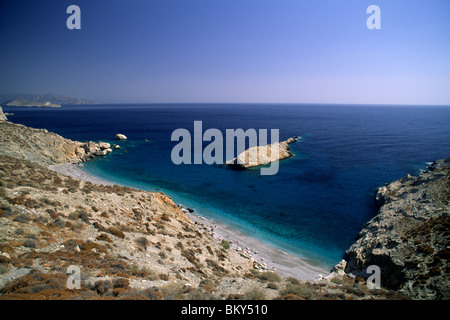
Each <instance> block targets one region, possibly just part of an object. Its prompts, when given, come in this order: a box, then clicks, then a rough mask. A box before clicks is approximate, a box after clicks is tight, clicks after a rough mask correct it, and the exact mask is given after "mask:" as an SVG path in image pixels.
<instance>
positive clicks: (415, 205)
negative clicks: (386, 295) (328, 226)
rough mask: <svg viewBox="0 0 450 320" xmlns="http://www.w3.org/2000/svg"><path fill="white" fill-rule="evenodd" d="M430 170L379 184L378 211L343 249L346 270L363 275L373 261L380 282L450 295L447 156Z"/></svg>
mask: <svg viewBox="0 0 450 320" xmlns="http://www.w3.org/2000/svg"><path fill="white" fill-rule="evenodd" d="M429 169H430V171H429V172H424V173H422V174H421V175H419V176H417V177H415V176H411V175H407V176H406V177H404V178H402V179H400V180H397V181H395V182H392V183H390V184H389V185H387V186H384V187H381V188H379V189H378V191H377V192H376V195H375V199H376V202H377V205H378V206H379V212H378V214H377V215H376V216H375V217H374V218H373V219H372V220H370V221H369V222H368V223H367V224H366V225H365V226H364V227H363V229H362V230H361V232H360V233H359V234H358V236H357V239H356V241H355V242H354V243H353V245H352V246H351V247H350V248H349V249H348V250H347V251H346V252H345V262H344V263H343V267H344V268H345V273H347V274H350V275H355V276H362V277H365V278H367V276H368V275H369V274H367V273H366V270H367V267H368V266H370V265H377V266H379V267H380V269H381V285H382V286H383V287H386V288H390V289H394V290H399V291H400V292H404V293H406V294H407V295H409V296H411V297H413V298H415V299H449V298H450V268H449V267H450V265H449V262H448V260H449V258H450V248H449V246H450V232H449V230H450V217H449V216H450V158H448V159H445V160H439V161H435V162H434V163H433V164H432V165H431V166H430V167H429ZM341 267H342V264H341Z"/></svg>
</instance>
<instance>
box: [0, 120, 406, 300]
mask: <svg viewBox="0 0 450 320" xmlns="http://www.w3.org/2000/svg"><path fill="white" fill-rule="evenodd" d="M0 129H1V131H0V137H1V139H2V142H1V143H2V144H1V145H0V150H1V151H0V152H1V153H0V299H153V300H155V299H404V298H406V296H404V295H402V294H399V293H397V292H395V291H392V290H386V289H379V290H374V289H369V288H368V287H367V286H366V285H365V282H364V281H363V280H362V279H361V278H351V277H348V276H345V275H344V276H342V275H340V274H334V275H333V276H332V277H328V278H327V279H323V278H322V279H320V280H317V281H299V280H297V279H295V278H292V277H289V278H286V279H283V278H281V277H280V276H279V275H278V274H276V273H275V272H272V271H267V270H261V269H258V270H257V269H255V263H254V260H253V259H252V258H251V257H248V256H246V255H242V252H239V251H238V250H235V249H233V247H230V245H229V243H227V242H224V241H221V240H218V239H217V238H215V237H214V234H213V233H211V230H210V229H209V228H206V227H205V226H204V225H202V224H199V223H194V222H192V221H191V220H190V219H189V218H188V217H187V216H186V215H185V213H184V212H183V211H182V210H180V208H179V207H178V206H177V205H175V204H174V202H173V201H172V200H171V198H170V197H169V196H167V195H165V194H163V193H155V192H146V191H141V190H137V189H133V188H128V187H123V186H117V185H113V186H111V185H110V186H103V185H95V184H92V183H90V182H85V181H81V180H76V179H74V178H72V177H69V176H65V175H62V174H60V173H57V172H54V171H51V170H49V169H48V167H47V166H48V164H54V163H57V162H63V161H67V160H72V159H73V158H75V160H77V159H76V158H77V157H79V155H77V154H76V149H77V148H79V147H77V146H78V143H76V142H73V141H70V140H66V139H64V138H62V137H60V136H58V135H56V134H53V133H50V132H46V131H45V130H36V129H32V128H27V127H24V126H20V125H14V124H11V123H9V124H5V123H1V124H0ZM85 146H86V147H87V148H88V149H89V148H90V147H93V148H94V149H95V148H97V147H100V146H97V147H94V146H92V145H89V144H86V145H85ZM100 148H101V147H100ZM83 150H84V148H83ZM104 150H105V149H104ZM100 151H102V150H100ZM79 152H81V151H79ZM96 152H98V151H96ZM78 160H79V158H78ZM72 270H75V272H77V271H76V270H78V271H79V272H78V273H76V274H72ZM78 276H79V277H78ZM74 277H75V278H74ZM73 279H79V280H80V282H79V285H80V286H79V288H76V287H75V288H74V287H73V286H72V285H74V283H73V282H71V281H72V280H73Z"/></svg>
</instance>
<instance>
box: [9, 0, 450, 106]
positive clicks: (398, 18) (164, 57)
mask: <svg viewBox="0 0 450 320" xmlns="http://www.w3.org/2000/svg"><path fill="white" fill-rule="evenodd" d="M71 4H76V5H78V6H79V7H80V8H81V30H68V29H67V27H66V20H67V18H68V17H69V14H67V13H66V9H67V7H68V6H69V5H71ZM371 4H375V5H378V6H379V7H380V9H381V29H380V30H369V29H368V28H367V27H366V20H367V18H368V17H369V14H367V13H366V9H367V7H368V6H369V5H371ZM449 17H450V1H448V0H396V1H391V0H389V1H385V0H370V1H365V0H345V1H344V0H342V1H336V0H315V1H303V0H146V1H144V0H142V1H137V0H132V1H124V0H122V1H117V0H116V1H114V0H109V1H101V0H94V1H92V0H91V1H85V0H71V1H64V0H58V1H57V0H54V1H34V0H29V1H24V0H2V2H1V3H0V43H1V47H0V48H1V50H0V75H1V76H0V93H12V92H20V93H55V94H61V95H67V96H75V97H81V98H87V99H92V100H95V101H97V102H105V103H107V102H116V103H122V102H287V103H310V102H311V103H360V104H372V103H374V104H446V105H450V18H449Z"/></svg>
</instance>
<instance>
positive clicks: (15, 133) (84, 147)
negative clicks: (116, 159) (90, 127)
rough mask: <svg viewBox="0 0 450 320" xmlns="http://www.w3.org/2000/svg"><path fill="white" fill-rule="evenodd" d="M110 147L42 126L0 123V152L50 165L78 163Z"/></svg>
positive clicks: (109, 149)
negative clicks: (67, 135) (83, 140)
mask: <svg viewBox="0 0 450 320" xmlns="http://www.w3.org/2000/svg"><path fill="white" fill-rule="evenodd" d="M112 150H113V149H111V145H110V144H109V143H103V142H98V143H95V142H92V141H88V142H79V141H72V140H69V139H65V138H63V137H61V136H60V135H58V134H56V133H53V132H48V131H47V130H46V129H34V128H30V127H26V126H23V125H20V124H15V123H12V122H8V121H1V122H0V155H5V156H13V157H15V158H18V159H24V160H29V161H32V162H36V163H39V164H42V165H50V164H55V163H66V162H80V161H84V160H87V159H89V158H92V157H95V156H104V155H106V154H107V153H109V152H112Z"/></svg>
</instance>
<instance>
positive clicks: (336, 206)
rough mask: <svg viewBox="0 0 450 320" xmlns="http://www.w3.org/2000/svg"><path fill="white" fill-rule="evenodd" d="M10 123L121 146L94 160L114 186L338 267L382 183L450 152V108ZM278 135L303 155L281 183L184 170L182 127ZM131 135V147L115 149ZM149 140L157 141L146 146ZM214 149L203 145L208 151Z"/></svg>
mask: <svg viewBox="0 0 450 320" xmlns="http://www.w3.org/2000/svg"><path fill="white" fill-rule="evenodd" d="M4 111H5V112H13V113H14V116H10V117H9V118H10V120H11V121H13V122H16V123H22V124H25V125H27V126H31V127H36V128H46V129H48V130H49V131H54V132H57V133H59V134H60V135H62V136H64V137H66V138H70V139H73V140H80V141H85V140H94V141H95V140H101V141H107V142H111V143H118V144H119V145H121V147H122V149H120V150H118V151H115V152H113V153H112V154H110V155H108V156H106V157H103V158H98V159H96V160H94V161H92V162H90V163H87V164H85V170H86V171H88V172H90V173H93V174H96V175H98V176H101V177H104V178H106V179H108V180H111V181H114V182H116V183H121V184H126V185H130V186H133V187H138V188H141V189H145V190H160V191H164V192H166V193H167V194H168V195H170V196H172V198H173V199H174V201H175V202H176V203H183V204H184V205H185V206H188V207H193V208H194V209H196V213H198V214H199V215H202V216H204V217H206V218H208V217H209V218H215V219H218V220H220V221H223V222H226V223H228V224H230V225H232V226H234V227H236V228H239V229H240V230H242V231H244V232H247V233H249V234H251V235H253V236H255V237H258V238H260V239H262V240H264V241H267V242H269V243H271V244H273V245H275V246H278V247H280V248H282V249H283V250H285V251H289V252H292V253H295V254H298V255H301V256H304V257H307V258H310V259H314V260H315V261H316V262H317V263H318V264H321V265H322V266H325V267H327V268H330V267H331V266H333V265H334V264H335V263H337V262H338V261H339V260H340V259H341V257H342V255H343V253H344V251H345V250H346V249H347V248H348V246H349V245H350V244H351V243H352V242H353V240H354V239H355V236H356V235H357V233H358V232H359V230H360V228H361V227H362V226H363V224H364V223H365V222H367V221H368V220H369V219H370V218H372V217H373V216H374V215H375V213H376V207H375V205H374V197H373V195H374V192H375V190H376V189H377V188H378V187H379V186H382V185H384V184H386V183H388V182H391V181H393V180H396V179H399V178H401V177H403V176H404V175H406V174H407V173H409V174H414V175H417V174H419V173H420V170H421V169H426V166H427V165H426V162H431V161H433V160H436V159H440V158H445V157H449V156H450V107H437V106H358V105H319V104H311V105H309V104H298V105H296V104H148V105H147V104H138V105H136V104H126V105H85V106H79V105H78V106H63V107H62V108H58V109H50V108H48V109H47V108H46V109H41V108H31V109H30V108H19V107H7V108H5V110H4ZM196 120H199V121H200V120H201V121H202V122H203V130H204V131H205V130H206V129H209V128H217V129H220V130H221V131H222V132H223V133H224V136H225V129H238V128H242V129H244V130H247V129H249V128H254V129H256V130H258V129H269V131H270V129H279V130H280V140H285V139H287V138H289V137H292V136H301V137H302V139H301V140H300V141H298V142H297V143H295V144H293V145H291V150H292V152H293V153H294V154H295V157H293V158H290V159H287V160H283V161H281V162H280V167H279V171H278V173H277V174H276V175H273V176H263V175H260V170H259V169H251V170H246V171H234V170H231V169H229V168H225V167H224V166H220V165H205V164H202V165H194V164H192V165H183V164H181V165H178V166H177V165H174V164H173V163H172V161H171V151H172V148H173V147H174V146H175V145H176V144H177V143H178V142H172V141H171V134H172V132H173V130H175V129H178V128H185V129H188V130H189V131H190V132H191V133H192V134H193V125H194V121H196ZM116 133H123V134H125V135H126V136H127V137H128V140H127V141H120V142H117V141H114V140H113V139H114V136H115V134H116ZM145 139H147V140H148V141H145ZM207 144H208V143H205V145H207Z"/></svg>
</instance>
